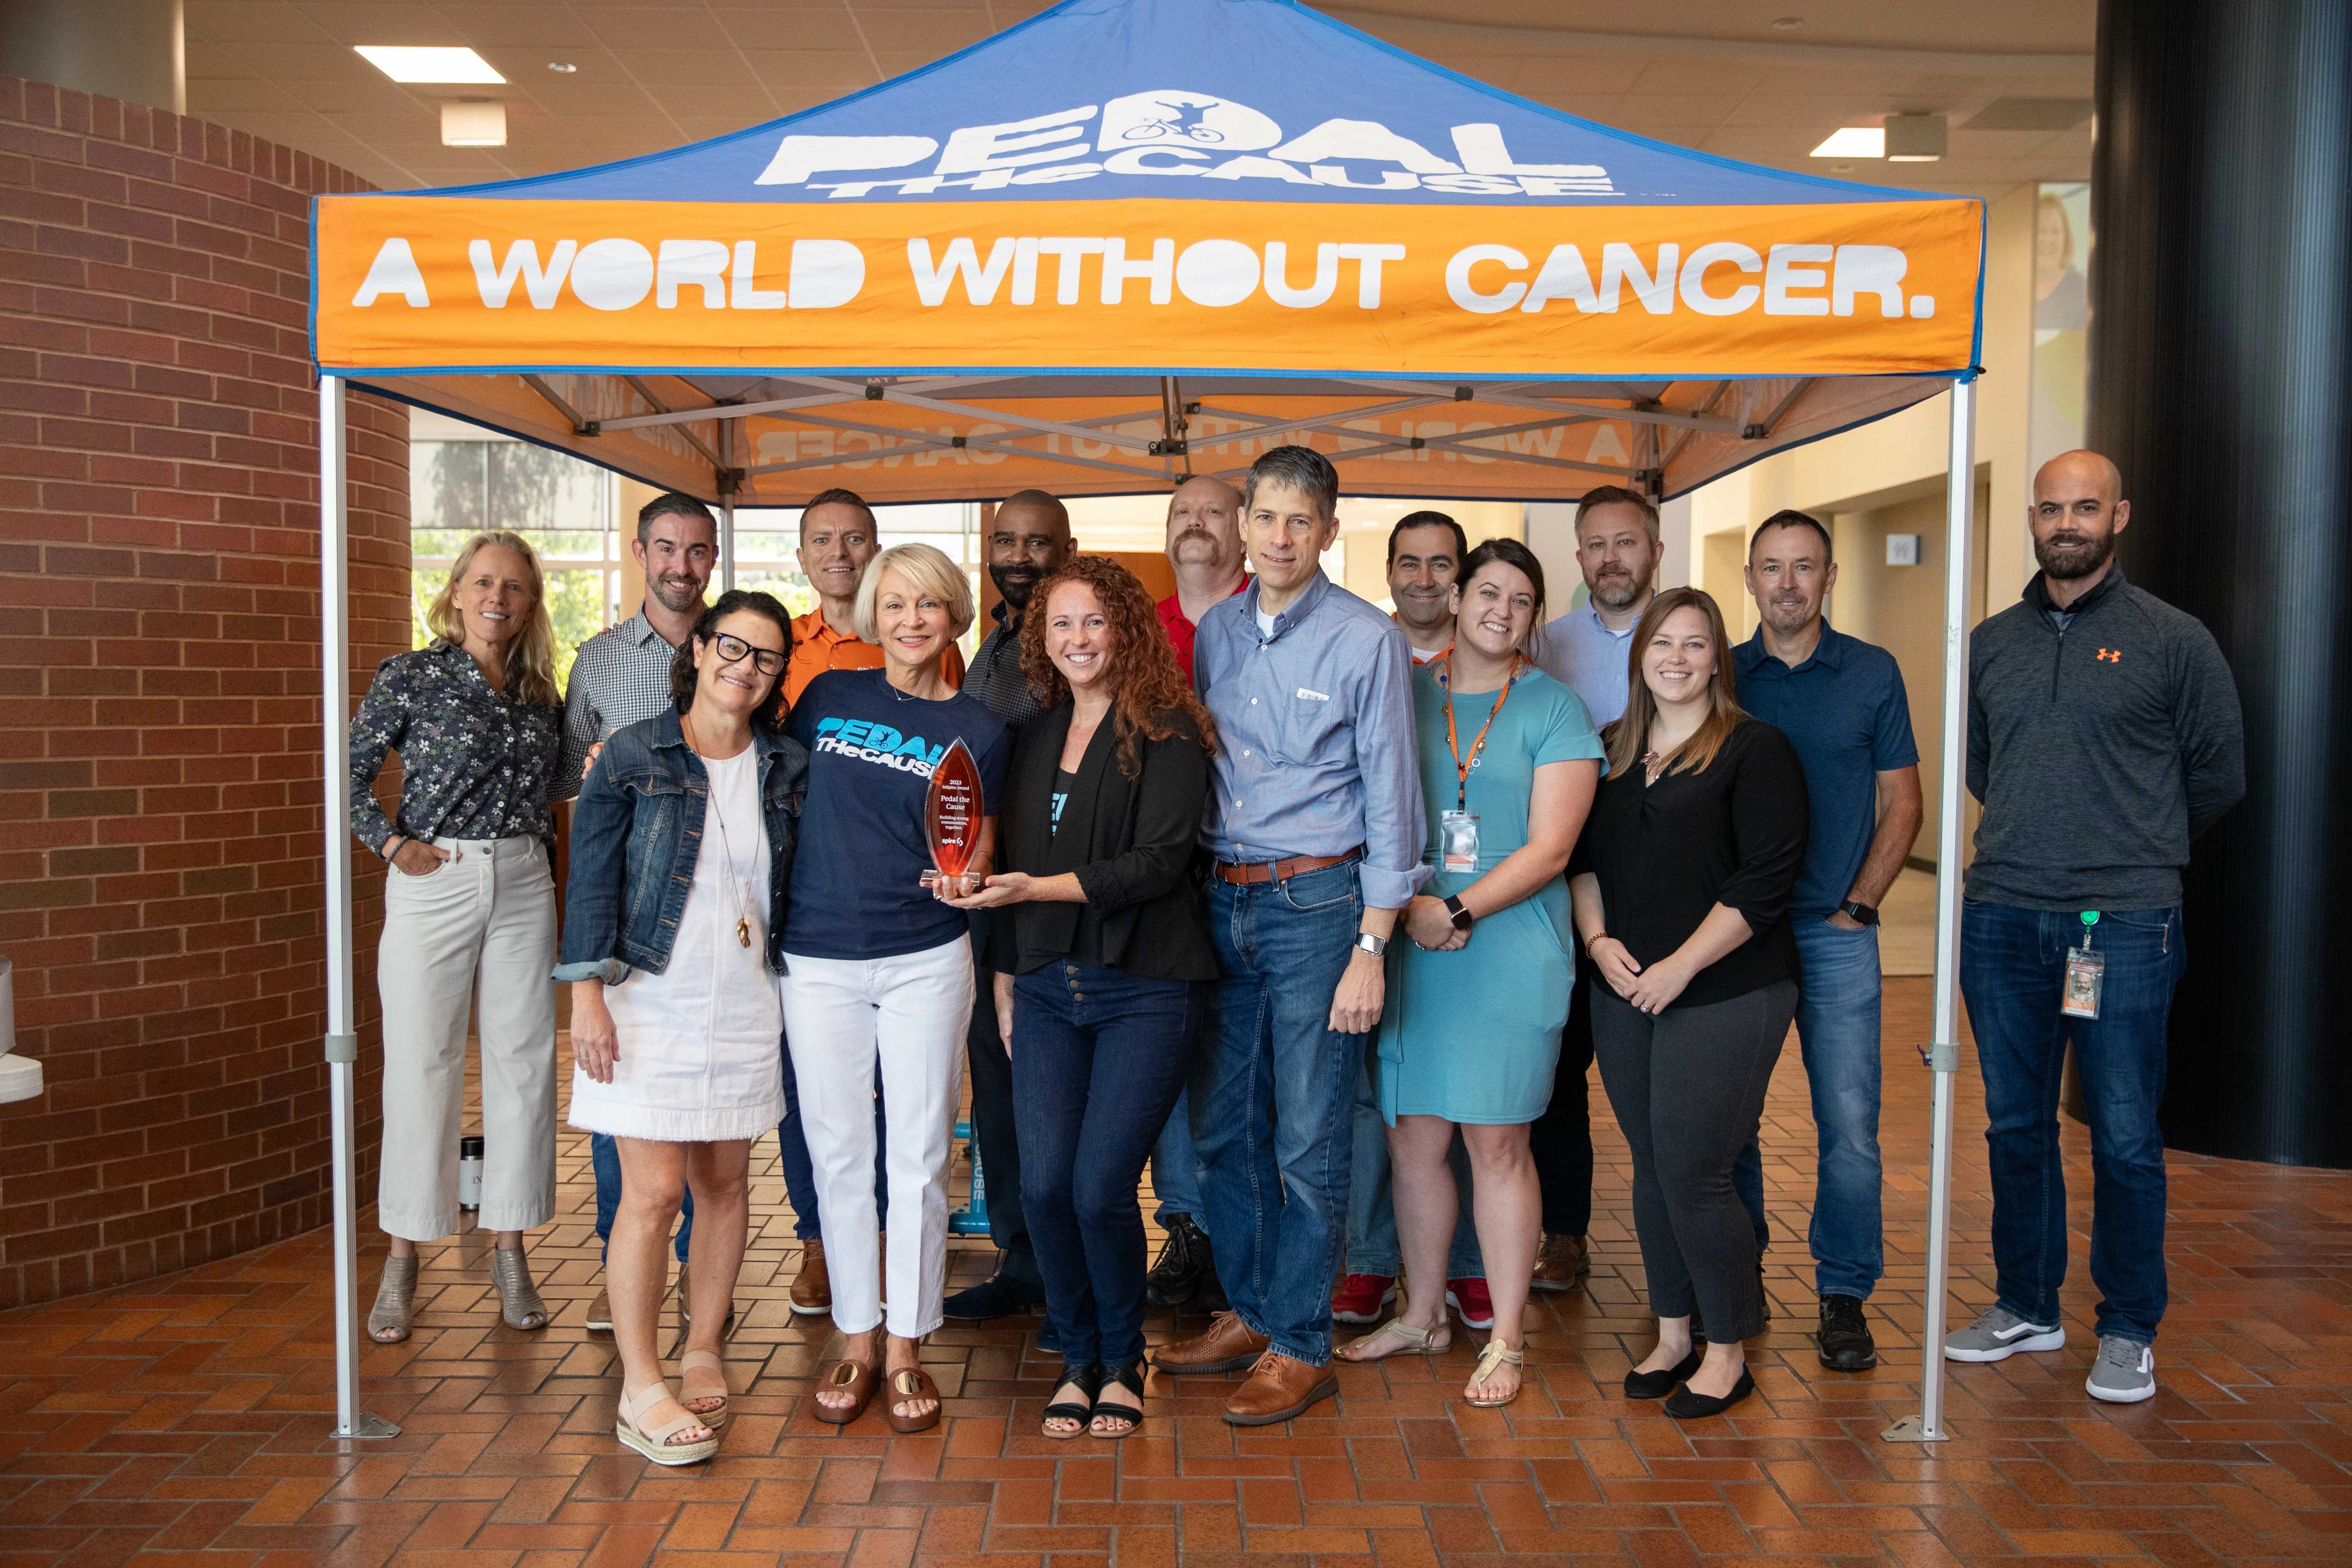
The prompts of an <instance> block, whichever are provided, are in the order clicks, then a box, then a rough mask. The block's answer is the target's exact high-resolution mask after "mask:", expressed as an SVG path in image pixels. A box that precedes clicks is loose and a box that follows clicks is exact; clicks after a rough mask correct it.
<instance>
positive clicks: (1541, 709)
mask: <svg viewBox="0 0 2352 1568" xmlns="http://www.w3.org/2000/svg"><path fill="white" fill-rule="evenodd" d="M1457 581H1458V583H1459V584H1460V585H1459V588H1458V590H1457V592H1458V595H1459V601H1458V605H1457V613H1456V617H1455V621H1454V646H1453V647H1452V648H1451V649H1449V650H1448V651H1447V653H1446V654H1445V655H1444V656H1443V657H1441V658H1435V659H1433V660H1431V661H1430V662H1429V663H1428V664H1425V665H1423V666H1422V667H1421V668H1419V669H1417V670H1415V671H1414V672H1413V683H1412V684H1413V725H1414V731H1415V733H1416V735H1417V737H1418V740H1419V744H1420V752H1421V788H1422V795H1423V798H1424V799H1425V800H1426V801H1427V803H1428V810H1429V838H1428V847H1427V849H1426V850H1425V851H1424V854H1423V859H1424V861H1425V863H1427V864H1428V865H1429V866H1431V867H1432V868H1433V870H1432V873H1431V876H1430V879H1429V882H1428V884H1427V885H1426V886H1425V887H1424V888H1423V889H1422V891H1421V893H1420V894H1419V895H1418V896H1417V897H1415V898H1414V899H1413V900H1412V903H1411V904H1410V905H1409V906H1407V908H1406V910H1405V914H1404V922H1403V924H1404V931H1405V934H1406V936H1408V937H1409V938H1410V939H1411V940H1410V941H1409V942H1399V943H1397V944H1396V945H1395V946H1393V947H1391V949H1390V952H1391V954H1392V958H1391V966H1390V973H1389V984H1388V1002H1387V1011H1386V1013H1385V1014H1384V1015H1383V1016H1382V1017H1381V1033H1380V1040H1379V1044H1378V1047H1377V1060H1376V1063H1375V1066H1374V1071H1373V1082H1374V1088H1375V1089H1376V1091H1377V1092H1378V1095H1379V1098H1380V1107H1381V1116H1382V1117H1383V1118H1384V1119H1385V1120H1386V1121H1387V1122H1388V1124H1389V1159H1390V1163H1391V1168H1392V1169H1393V1172H1394V1181H1395V1202H1396V1218H1397V1237H1398V1240H1399V1242H1400V1244H1401V1245H1402V1249H1403V1253H1404V1270H1405V1281H1406V1286H1405V1305H1404V1310H1402V1311H1401V1312H1399V1313H1398V1314H1397V1315H1396V1316H1395V1317H1394V1318H1392V1319H1391V1320H1390V1321H1388V1322H1387V1323H1384V1324H1382V1325H1381V1327H1380V1328H1379V1329H1378V1330H1376V1331H1373V1332H1371V1333H1370V1334H1366V1335H1365V1336H1363V1337H1362V1338H1361V1339H1360V1340H1358V1341H1356V1342H1355V1343H1354V1344H1352V1345H1350V1346H1349V1347H1348V1350H1347V1351H1346V1352H1343V1353H1345V1354H1347V1356H1348V1359H1349V1360H1352V1361H1367V1360H1374V1359H1377V1358H1379V1357H1381V1356H1384V1355H1390V1354H1393V1353H1395V1352H1399V1351H1404V1350H1418V1351H1428V1352H1434V1351H1438V1350H1442V1349H1444V1347H1445V1346H1446V1345H1447V1344H1448V1343H1450V1342H1451V1339H1452V1331H1451V1329H1450V1328H1449V1327H1448V1326H1447V1323H1446V1318H1445V1257H1446V1249H1447V1247H1448V1245H1449V1244H1450V1243H1451V1242H1452V1240H1453V1237H1454V1215H1455V1207H1454V1205H1455V1201H1456V1200H1455V1196H1454V1173H1453V1169H1452V1167H1451V1166H1449V1165H1448V1164H1447V1163H1446V1152H1447V1150H1448V1148H1449V1147H1450V1146H1451V1144H1452V1143H1453V1141H1454V1129H1455V1128H1456V1127H1457V1126H1458V1127H1459V1128H1460V1129H1461V1130H1462V1140H1463V1142H1464V1143H1465V1145H1466V1146H1467V1147H1468V1149H1469V1152H1470V1171H1471V1189H1472V1199H1471V1201H1472V1212H1473V1214H1474V1215H1475V1219H1476V1222H1477V1226H1478V1247H1479V1250H1480V1251H1481V1252H1482V1253H1484V1254H1485V1256H1486V1286H1487V1289H1488V1290H1489V1291H1490V1292H1491V1293H1492V1294H1493V1296H1494V1300H1495V1327H1494V1330H1493V1332H1492V1335H1491V1337H1490V1338H1489V1339H1488V1340H1487V1342H1486V1349H1485V1350H1484V1351H1483V1352H1481V1353H1480V1355H1479V1357H1478V1369H1477V1371H1476V1372H1475V1373H1472V1375H1471V1378H1470V1381H1469V1384H1467V1386H1466V1387H1465V1389H1464V1390H1463V1397H1464V1398H1465V1399H1467V1400H1468V1401H1469V1402H1470V1403H1471V1404H1473V1405H1507V1404H1509V1403H1510V1402H1511V1401H1512V1400H1513V1399H1515V1398H1517V1397H1518V1392H1519V1387H1520V1384H1521V1382H1522V1381H1523V1376H1524V1373H1523V1372H1522V1363H1523V1360H1524V1356H1523V1343H1522V1342H1523V1336H1524V1334H1525V1330H1524V1329H1523V1328H1522V1327H1521V1317H1522V1313H1523V1310H1524V1309H1525V1307H1526V1304H1527V1298H1528V1279H1529V1278H1530V1277H1531V1276H1532V1275H1533V1273H1534V1271H1535V1262H1536V1248H1537V1245H1538V1242H1539V1240H1540V1239H1541V1231H1542V1212H1543V1201H1542V1196H1541V1194H1540V1193H1539V1192H1538V1188H1537V1184H1536V1169H1535V1163H1534V1160H1533V1159H1532V1158H1531V1157H1530V1155H1529V1154H1528V1124H1529V1123H1531V1122H1533V1121H1535V1120H1536V1118H1537V1117H1538V1116H1540V1115H1542V1114H1543V1111H1544V1107H1545V1105H1546V1104H1547V1103H1548V1102H1549V1100H1550V1098H1551V1083H1552V1072H1553V1068H1554V1066H1555V1065H1556V1063H1557V1061H1558V1058H1559V1031H1560V1026H1561V1023H1562V1021H1563V1020H1565V1019H1566V1018H1567V1016H1568V994H1569V984H1570V981H1571V980H1572V979H1573V978H1574V973H1575V970H1574V963H1575V960H1574V958H1573V956H1572V955H1573V953H1574V952H1575V951H1576V943H1575V939H1574V932H1575V926H1574V924H1573V922H1572V921H1571V920H1570V915H1569V903H1568V886H1567V883H1566V882H1565V881H1564V880H1562V879H1561V875H1560V873H1561V871H1562V869H1563V868H1565V867H1566V866H1567V865H1568V857H1569V851H1570V849H1571V848H1573V847H1575V843H1576V836H1577V834H1578V832H1579V831H1580V829H1581V828H1582V827H1583V826H1584V816H1585V813H1586V812H1587V811H1588V810H1589V809H1591V805H1592V795H1593V791H1594V789H1595V788H1596V787H1597V786H1598V784H1600V781H1601V741H1600V737H1599V736H1597V735H1596V734H1594V733H1593V729H1592V721H1591V716H1590V715H1588V714H1587V713H1586V712H1585V710H1584V703H1583V702H1582V701H1581V700H1580V699H1579V698H1578V697H1577V695H1576V693H1575V692H1573V691H1571V690H1570V689H1568V688H1567V687H1566V686H1564V685H1562V684H1560V683H1559V681H1556V680H1554V679H1551V677H1549V676H1548V675H1546V674H1544V673H1543V672H1542V671H1541V670H1539V669H1538V668H1536V667H1535V666H1534V664H1533V663H1531V662H1530V661H1529V660H1528V658H1526V657H1525V655H1524V654H1523V652H1522V651H1521V650H1522V649H1523V647H1525V645H1526V642H1527V638H1528V632H1529V630H1530V628H1532V627H1534V626H1538V625H1540V624H1541V622H1542V618H1543V600H1544V589H1543V567H1542V566H1541V565H1540V564H1539V563H1538V562H1537V560H1536V558H1535V555H1534V553H1533V552H1530V551H1529V550H1528V548H1527V546H1525V545H1523V544H1521V543H1519V542H1517V541H1516V540H1505V539H1498V540H1491V541H1489V542H1486V543H1485V544H1482V545H1480V546H1479V547H1478V548H1477V549H1475V550H1474V551H1472V552H1470V554H1469V557H1468V558H1467V559H1466V560H1465V561H1464V562H1463V563H1462V574H1461V576H1460V578H1459V579H1458V580H1457Z"/></svg>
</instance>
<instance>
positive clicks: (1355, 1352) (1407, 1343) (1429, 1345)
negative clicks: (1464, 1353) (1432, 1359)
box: [1339, 1318, 1454, 1362]
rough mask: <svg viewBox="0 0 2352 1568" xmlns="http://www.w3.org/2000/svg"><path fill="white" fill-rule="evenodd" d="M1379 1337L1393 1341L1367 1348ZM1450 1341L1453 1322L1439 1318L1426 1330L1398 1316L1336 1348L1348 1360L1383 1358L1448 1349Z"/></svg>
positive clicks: (1341, 1356)
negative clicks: (1382, 1347) (1392, 1341)
mask: <svg viewBox="0 0 2352 1568" xmlns="http://www.w3.org/2000/svg"><path fill="white" fill-rule="evenodd" d="M1383 1338H1386V1339H1392V1340H1394V1341H1395V1343H1393V1344H1391V1345H1390V1346H1389V1347H1388V1348H1387V1349H1386V1350H1381V1351H1373V1350H1370V1349H1369V1348H1367V1347H1369V1346H1370V1345H1371V1344H1372V1343H1373V1342H1376V1341H1379V1340H1381V1339H1383ZM1453 1344H1454V1325H1453V1324H1451V1323H1449V1322H1447V1321H1444V1319H1443V1318H1441V1319H1439V1320H1438V1321H1437V1324H1436V1326H1435V1327H1434V1328H1427V1329H1416V1328H1414V1327H1413V1326H1412V1324H1411V1323H1408V1322H1406V1321H1404V1320H1403V1319H1402V1318H1391V1319H1390V1320H1389V1321H1387V1322H1385V1323H1382V1324H1381V1326H1380V1327H1379V1328H1377V1329H1374V1330H1373V1331H1371V1332H1370V1333H1369V1334H1360V1335H1359V1336H1357V1337H1356V1338H1354V1339H1352V1340H1349V1342H1347V1344H1346V1345H1344V1346H1342V1347H1341V1348H1340V1351H1339V1356H1340V1359H1341V1360H1343V1361H1351V1362H1370V1361H1386V1360H1387V1359H1388V1358H1389V1357H1391V1356H1392V1355H1402V1353H1403V1352H1406V1351H1414V1352H1419V1353H1420V1354H1422V1355H1438V1354H1441V1353H1442V1352H1444V1351H1446V1350H1449V1349H1451V1348H1452V1347H1453Z"/></svg>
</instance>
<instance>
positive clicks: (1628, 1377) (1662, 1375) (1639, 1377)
mask: <svg viewBox="0 0 2352 1568" xmlns="http://www.w3.org/2000/svg"><path fill="white" fill-rule="evenodd" d="M1705 1360H1706V1341H1705V1340H1700V1341H1698V1342H1696V1343H1695V1344H1693V1345H1692V1346H1691V1352H1690V1354H1688V1355H1686V1356H1685V1357H1683V1359H1682V1360H1680V1361H1678V1362H1676V1363H1675V1364H1674V1365H1672V1366H1670V1367H1668V1368H1666V1369H1665V1370H1664V1372H1629V1373H1626V1374H1625V1397H1626V1398H1628V1399H1664V1397H1665V1396H1666V1395H1667V1394H1672V1393H1673V1392H1674V1391H1675V1384H1678V1383H1680V1382H1682V1381H1683V1380H1684V1379H1685V1378H1686V1377H1688V1376H1690V1375H1691V1373H1695V1372H1696V1371H1697V1370H1698V1363H1700V1362H1702V1361H1705Z"/></svg>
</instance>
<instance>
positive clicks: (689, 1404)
mask: <svg viewBox="0 0 2352 1568" xmlns="http://www.w3.org/2000/svg"><path fill="white" fill-rule="evenodd" d="M728 1398H729V1390H728V1387H727V1369H726V1367H725V1365H724V1364H723V1363H721V1362H720V1361H719V1352H716V1351H688V1352H686V1353H685V1354H683V1355H681V1356H679V1357H678V1358H677V1403H678V1405H679V1406H680V1408H682V1409H684V1410H685V1411H686V1413H687V1414H688V1415H691V1416H693V1417H694V1418H695V1419H696V1420H698V1421H699V1422H701V1423H702V1424H703V1425H704V1426H708V1427H709V1428H710V1429H711V1430H712V1431H713V1432H716V1431H718V1430H719V1428H721V1427H723V1426H726V1425H727V1417H728V1415H730V1411H729V1409H728V1404H727V1401H728ZM706 1399H716V1400H717V1401H719V1403H718V1404H717V1405H714V1406H713V1407H711V1408H710V1409H709V1410H698V1409H696V1408H695V1406H696V1405H697V1404H698V1403H699V1402H700V1401H702V1400H706Z"/></svg>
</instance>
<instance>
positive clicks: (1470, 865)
mask: <svg viewBox="0 0 2352 1568" xmlns="http://www.w3.org/2000/svg"><path fill="white" fill-rule="evenodd" d="M1526 662H1527V660H1526V659H1525V658H1523V657H1522V656H1520V655H1517V654H1514V655H1512V656H1511V672H1510V674H1509V675H1507V676H1506V677H1505V678H1504V680H1503V689H1501V690H1500V691H1497V692H1496V693H1495V705H1494V707H1492V708H1490V709H1488V710H1486V722H1485V723H1484V724H1481V725H1479V726H1478V733H1477V735H1476V736H1475V738H1474V739H1473V740H1472V741H1471V742H1470V755H1469V758H1468V759H1467V760H1466V761H1465V759H1464V757H1463V755H1462V740H1461V734H1460V732H1459V731H1457V730H1455V729H1454V681H1453V679H1452V677H1453V671H1454V650H1453V649H1452V648H1451V647H1449V648H1447V649H1446V650H1445V651H1444V653H1442V654H1440V655H1439V656H1438V657H1437V658H1436V659H1435V660H1433V663H1435V664H1436V665H1437V666H1438V668H1436V669H1435V670H1434V671H1433V674H1434V675H1435V677H1436V679H1437V684H1438V685H1440V686H1442V687H1444V689H1445V744H1446V747H1447V749H1448V750H1450V751H1452V752H1453V753H1454V809H1453V810H1452V811H1444V812H1440V813H1439V814H1438V817H1437V844H1438V864H1439V866H1440V867H1441V868H1444V869H1445V870H1448V871H1475V870H1476V869H1477V868H1478V818H1477V817H1476V816H1474V815H1472V813H1471V810H1470V770H1471V769H1473V768H1475V767H1476V766H1477V765H1478V762H1479V759H1480V757H1481V755H1482V754H1483V753H1484V752H1486V731H1489V730H1491V729H1493V728H1494V727H1495V717H1496V714H1499V713H1500V712H1502V710H1503V704H1504V703H1505V702H1506V701H1507V700H1509V699H1510V695H1511V688H1512V687H1514V686H1517V684H1518V683H1519V668H1520V667H1521V666H1522V665H1524V664H1525V663H1526Z"/></svg>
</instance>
